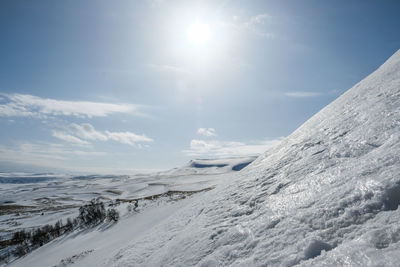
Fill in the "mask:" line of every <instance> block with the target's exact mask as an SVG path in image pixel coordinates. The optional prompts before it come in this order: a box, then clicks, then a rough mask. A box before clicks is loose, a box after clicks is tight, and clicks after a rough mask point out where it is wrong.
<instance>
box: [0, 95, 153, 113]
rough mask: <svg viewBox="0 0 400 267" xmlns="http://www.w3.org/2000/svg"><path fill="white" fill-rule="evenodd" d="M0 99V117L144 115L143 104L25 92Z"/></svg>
mask: <svg viewBox="0 0 400 267" xmlns="http://www.w3.org/2000/svg"><path fill="white" fill-rule="evenodd" d="M2 97H3V99H1V100H0V116H1V117H37V118H43V117H49V116H59V115H62V116H74V117H79V118H92V117H105V116H109V115H111V114H114V113H126V114H132V115H136V116H146V114H145V113H143V112H142V111H141V110H142V109H143V108H144V107H145V106H144V105H136V104H135V105H133V104H115V103H103V102H90V101H68V100H56V99H51V98H41V97H38V96H33V95H25V94H3V95H2Z"/></svg>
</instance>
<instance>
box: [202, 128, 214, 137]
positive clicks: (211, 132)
mask: <svg viewBox="0 0 400 267" xmlns="http://www.w3.org/2000/svg"><path fill="white" fill-rule="evenodd" d="M197 134H198V135H203V136H207V137H211V136H217V132H216V131H215V129H214V128H199V129H198V130H197Z"/></svg>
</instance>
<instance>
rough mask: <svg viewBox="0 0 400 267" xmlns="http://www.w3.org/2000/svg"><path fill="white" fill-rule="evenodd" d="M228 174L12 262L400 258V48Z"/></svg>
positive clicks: (376, 261) (393, 262) (357, 262)
mask: <svg viewBox="0 0 400 267" xmlns="http://www.w3.org/2000/svg"><path fill="white" fill-rule="evenodd" d="M215 168H218V167H215ZM189 172H190V171H189ZM178 177H179V176H178ZM185 177H191V175H189V176H182V180H181V181H183V180H185ZM194 177H196V175H194ZM213 177H219V175H213ZM221 177H222V178H221ZM221 177H220V178H218V179H214V180H213V181H214V182H210V181H208V182H206V183H208V185H211V184H213V183H214V184H213V185H215V188H214V189H213V190H210V191H207V192H201V193H198V194H196V195H192V196H191V197H189V198H185V199H183V200H180V201H174V202H168V201H161V200H160V201H158V202H152V203H149V204H148V208H146V209H143V211H142V212H139V213H135V214H133V215H130V214H126V215H125V216H124V218H123V219H122V220H121V221H120V222H118V223H117V224H116V225H114V226H112V227H109V228H107V227H105V226H102V227H99V228H98V229H94V230H90V231H87V232H81V233H74V234H71V235H69V236H65V237H62V238H60V239H57V240H55V241H53V242H50V243H48V244H46V245H45V246H43V247H41V248H39V249H37V250H35V251H33V252H32V253H30V254H28V255H27V256H25V257H24V258H22V259H20V260H18V261H16V262H14V263H13V264H12V266H66V265H69V264H71V265H72V266H73V265H75V266H194V265H196V266H224V265H231V266H293V265H300V266H332V265H337V266H344V265H345V266H346V265H347V266H399V262H400V253H399V252H400V242H399V241H400V224H399V221H400V211H399V209H398V206H399V204H400V51H398V52H397V53H396V54H394V55H393V56H392V57H391V58H390V59H389V60H388V61H387V62H386V63H385V64H384V65H382V66H381V67H380V68H379V69H378V70H377V71H375V72H374V73H373V74H371V75H369V76H368V77H367V78H365V79H364V80H363V81H361V82H360V83H358V84H357V85H355V86H354V87H353V88H351V89H350V90H348V91H347V92H346V93H345V94H343V95H342V96H340V97H339V98H338V99H337V100H335V101H334V102H333V103H331V104H330V105H328V106H327V107H325V108H324V109H323V110H321V111H320V112H319V113H317V114H316V115H315V116H313V117H312V118H311V119H310V120H308V121H307V122H306V123H305V124H303V125H302V126H301V127H300V128H299V129H297V130H296V131H295V132H294V133H293V134H291V135H290V136H288V137H287V138H286V139H285V140H283V141H282V142H281V143H280V144H279V145H277V146H275V147H273V148H271V149H269V150H268V151H266V152H265V154H264V155H262V156H260V157H259V158H258V159H256V160H255V161H254V162H253V163H251V164H250V165H249V166H248V167H246V168H245V169H243V170H242V171H240V172H236V173H234V172H228V173H225V174H222V176H221ZM224 177H225V178H224ZM173 179H176V178H173ZM217 180H218V182H215V181H217ZM192 184H193V183H192ZM106 186H109V185H106ZM62 260H64V261H62Z"/></svg>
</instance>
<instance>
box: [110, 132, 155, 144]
mask: <svg viewBox="0 0 400 267" xmlns="http://www.w3.org/2000/svg"><path fill="white" fill-rule="evenodd" d="M106 134H107V136H108V138H109V139H110V140H114V141H117V142H120V143H122V144H127V145H135V144H136V143H143V142H153V141H154V140H153V139H151V138H149V137H147V136H145V135H144V134H142V135H137V134H134V133H131V132H109V131H106Z"/></svg>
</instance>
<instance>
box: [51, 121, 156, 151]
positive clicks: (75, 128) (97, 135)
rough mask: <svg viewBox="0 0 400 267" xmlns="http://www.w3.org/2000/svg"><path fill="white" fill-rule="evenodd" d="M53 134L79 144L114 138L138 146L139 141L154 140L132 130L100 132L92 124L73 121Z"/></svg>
mask: <svg viewBox="0 0 400 267" xmlns="http://www.w3.org/2000/svg"><path fill="white" fill-rule="evenodd" d="M53 136H54V137H56V138H58V139H61V140H63V141H67V142H70V143H74V144H78V145H88V144H90V143H89V142H88V141H109V140H113V141H116V142H119V143H122V144H127V145H131V146H138V147H140V144H138V143H148V142H153V141H154V140H153V139H151V138H150V137H147V136H146V135H144V134H143V135H138V134H134V133H132V132H110V131H105V132H100V131H97V130H96V129H95V128H94V127H93V126H92V125H91V124H89V123H83V124H76V123H72V124H70V125H69V126H68V127H64V128H60V129H57V130H53Z"/></svg>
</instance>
